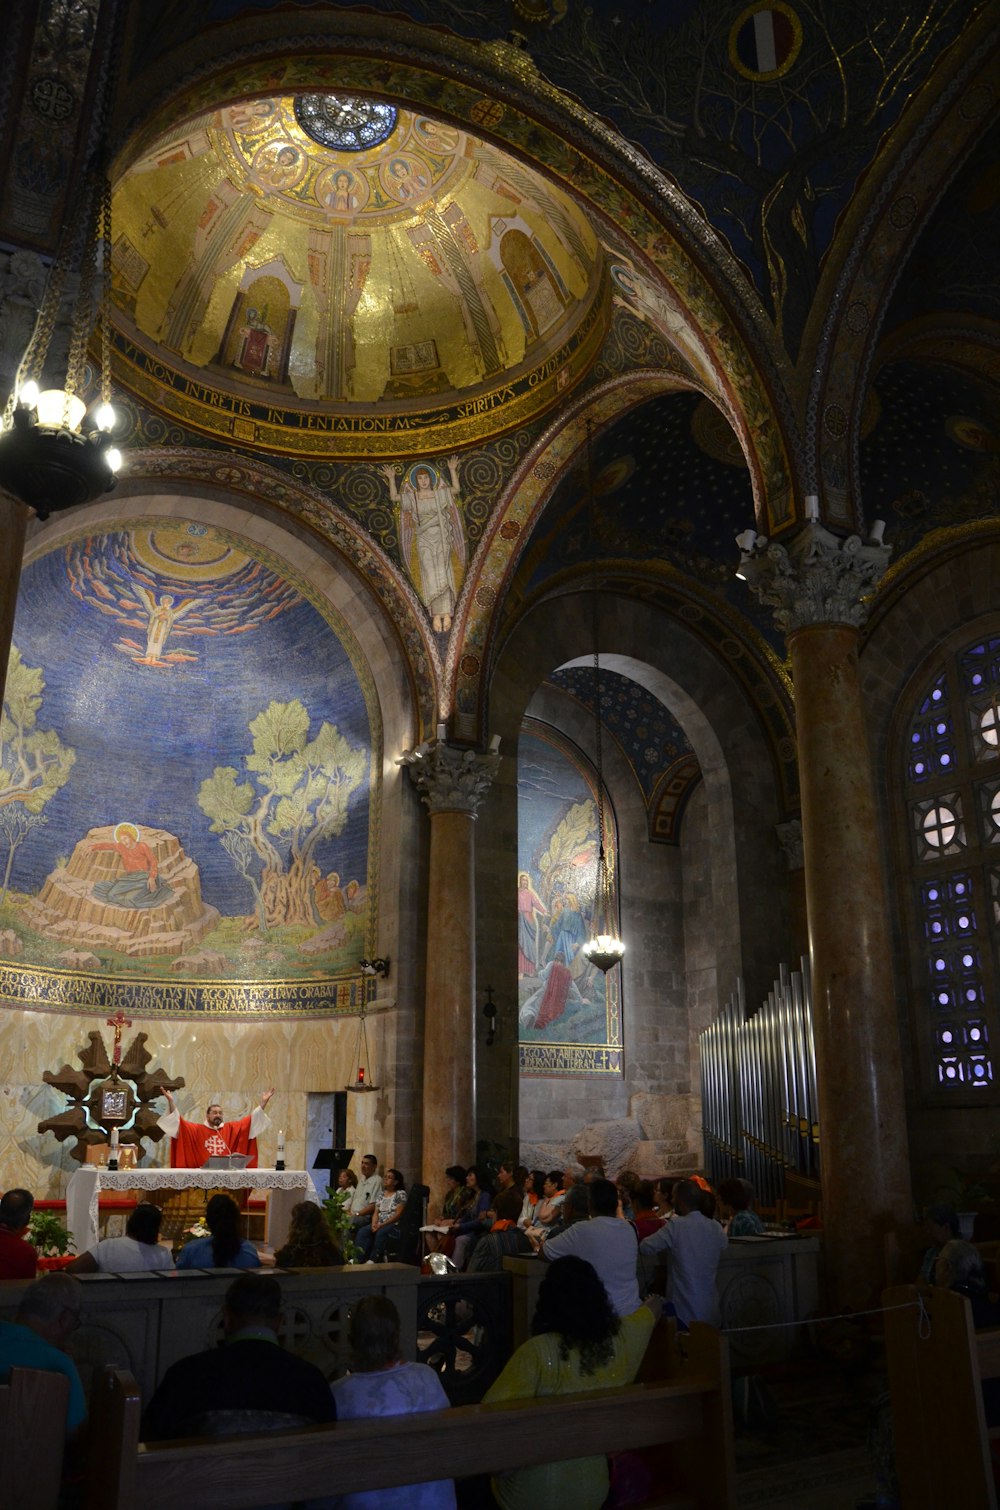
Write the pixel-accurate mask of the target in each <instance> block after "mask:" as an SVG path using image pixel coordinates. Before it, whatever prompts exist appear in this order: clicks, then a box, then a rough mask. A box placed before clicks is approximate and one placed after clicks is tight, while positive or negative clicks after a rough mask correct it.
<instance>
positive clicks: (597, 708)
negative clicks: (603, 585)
mask: <svg viewBox="0 0 1000 1510" xmlns="http://www.w3.org/2000/svg"><path fill="white" fill-rule="evenodd" d="M587 495H588V501H589V504H590V538H591V542H592V544H593V547H594V556H593V561H592V571H591V591H590V609H591V631H592V634H593V645H594V755H595V761H596V766H597V843H598V854H597V874H596V876H595V880H594V927H595V931H597V932H599V933H610V932H612V931H613V926H614V925H613V919H612V916H611V880H610V876H609V874H608V863H607V855H606V852H605V848H604V719H603V700H602V689H601V654H600V643H601V610H600V592H599V587H598V584H599V573H598V561H597V500H596V497H595V494H594V427H593V421H592V420H591V419H589V418H588V420H587Z"/></svg>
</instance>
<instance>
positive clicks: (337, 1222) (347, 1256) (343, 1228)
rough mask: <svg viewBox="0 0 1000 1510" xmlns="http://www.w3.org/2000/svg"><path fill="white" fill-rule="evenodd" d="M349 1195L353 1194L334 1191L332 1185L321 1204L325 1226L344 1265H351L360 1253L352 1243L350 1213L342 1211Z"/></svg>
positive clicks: (328, 1187) (344, 1191)
mask: <svg viewBox="0 0 1000 1510" xmlns="http://www.w3.org/2000/svg"><path fill="white" fill-rule="evenodd" d="M351 1194H353V1192H352V1191H350V1190H336V1189H335V1188H334V1187H333V1186H332V1185H328V1186H327V1189H326V1200H325V1201H324V1202H323V1211H324V1214H325V1216H326V1225H327V1226H328V1227H329V1229H330V1231H331V1232H332V1233H333V1236H334V1237H335V1238H336V1240H337V1242H338V1243H339V1244H340V1247H341V1250H342V1252H343V1254H344V1263H345V1264H352V1263H353V1262H354V1260H355V1259H356V1258H357V1256H358V1254H359V1253H360V1252H361V1250H360V1248H359V1247H358V1246H357V1244H356V1243H355V1241H354V1228H353V1227H352V1226H351V1213H350V1212H349V1211H345V1210H344V1202H345V1200H346V1199H347V1197H348V1196H349V1195H351Z"/></svg>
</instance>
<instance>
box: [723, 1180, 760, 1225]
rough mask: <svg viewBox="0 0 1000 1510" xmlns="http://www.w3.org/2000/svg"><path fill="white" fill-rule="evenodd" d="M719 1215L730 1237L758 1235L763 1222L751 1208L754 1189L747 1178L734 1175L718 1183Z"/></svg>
mask: <svg viewBox="0 0 1000 1510" xmlns="http://www.w3.org/2000/svg"><path fill="white" fill-rule="evenodd" d="M718 1195H719V1205H720V1207H721V1210H720V1212H719V1215H720V1217H721V1219H722V1224H723V1226H724V1227H725V1229H726V1232H727V1233H728V1235H729V1236H730V1237H760V1236H762V1235H763V1232H764V1223H763V1222H762V1221H761V1219H760V1217H759V1216H758V1215H757V1213H756V1211H754V1209H753V1204H754V1190H753V1186H752V1185H751V1184H750V1181H749V1180H740V1179H737V1178H736V1177H735V1176H734V1177H733V1178H732V1179H729V1180H722V1181H721V1182H720V1184H719V1191H718Z"/></svg>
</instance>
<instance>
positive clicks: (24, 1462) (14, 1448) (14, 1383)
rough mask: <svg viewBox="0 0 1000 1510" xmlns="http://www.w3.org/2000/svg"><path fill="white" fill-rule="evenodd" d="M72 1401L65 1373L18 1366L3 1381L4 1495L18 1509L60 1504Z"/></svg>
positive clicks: (50, 1508)
mask: <svg viewBox="0 0 1000 1510" xmlns="http://www.w3.org/2000/svg"><path fill="white" fill-rule="evenodd" d="M68 1401H69V1380H68V1379H67V1378H66V1375H65V1374H54V1373H50V1372H48V1371H47V1370H43V1369H38V1368H12V1369H11V1371H10V1379H9V1382H8V1383H7V1384H0V1465H2V1470H3V1481H4V1498H5V1502H6V1503H7V1504H10V1505H16V1506H17V1507H18V1510H55V1506H56V1504H57V1503H58V1500H59V1479H60V1476H61V1474H62V1461H63V1447H64V1446H65V1442H66V1406H67V1403H68ZM8 1496H9V1498H8Z"/></svg>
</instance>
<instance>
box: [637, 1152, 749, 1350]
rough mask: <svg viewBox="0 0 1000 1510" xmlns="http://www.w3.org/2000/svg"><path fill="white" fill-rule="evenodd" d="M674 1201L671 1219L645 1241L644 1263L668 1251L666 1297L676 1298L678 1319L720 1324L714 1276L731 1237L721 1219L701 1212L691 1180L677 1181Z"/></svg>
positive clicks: (714, 1324) (687, 1322)
mask: <svg viewBox="0 0 1000 1510" xmlns="http://www.w3.org/2000/svg"><path fill="white" fill-rule="evenodd" d="M673 1201H674V1213H675V1214H674V1216H673V1217H672V1218H671V1220H670V1221H669V1222H666V1223H664V1225H663V1226H662V1227H661V1228H660V1229H659V1231H658V1232H652V1233H650V1235H649V1237H647V1238H644V1239H643V1241H642V1244H641V1247H640V1250H639V1251H640V1254H641V1257H642V1260H643V1263H644V1265H645V1263H646V1261H647V1260H649V1259H652V1258H654V1257H655V1255H656V1254H657V1253H666V1254H667V1255H668V1257H667V1299H668V1300H672V1301H673V1303H674V1309H675V1310H676V1312H677V1315H678V1317H679V1319H680V1320H681V1321H683V1322H684V1324H685V1325H686V1326H690V1324H691V1322H692V1321H707V1322H708V1324H709V1325H710V1326H718V1325H719V1296H718V1293H717V1291H716V1287H715V1276H716V1274H717V1273H718V1268H719V1260H720V1259H721V1257H722V1255H723V1253H724V1252H725V1251H726V1244H727V1242H728V1239H727V1237H726V1234H725V1232H724V1231H723V1230H722V1227H721V1226H720V1224H719V1223H718V1222H716V1221H711V1220H710V1219H709V1218H708V1217H707V1216H704V1215H703V1214H702V1212H701V1209H700V1206H699V1196H698V1187H697V1186H696V1185H695V1184H694V1183H693V1182H692V1181H691V1180H678V1181H677V1183H676V1185H675V1186H674V1194H673Z"/></svg>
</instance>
